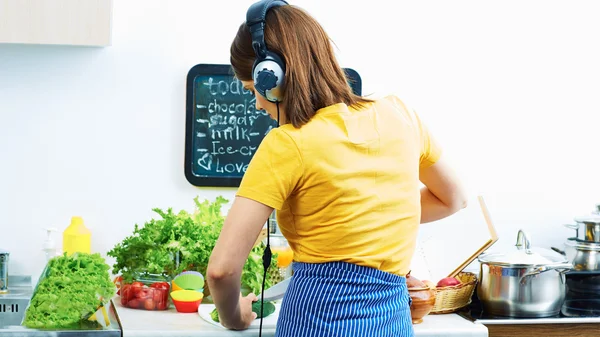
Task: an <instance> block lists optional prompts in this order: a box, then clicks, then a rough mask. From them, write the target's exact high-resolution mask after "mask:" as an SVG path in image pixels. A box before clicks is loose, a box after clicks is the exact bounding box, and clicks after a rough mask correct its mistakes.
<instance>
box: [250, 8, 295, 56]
mask: <svg viewBox="0 0 600 337" xmlns="http://www.w3.org/2000/svg"><path fill="white" fill-rule="evenodd" d="M287 4H288V3H287V1H285V0H261V1H259V2H256V3H254V4H252V6H250V8H249V9H248V12H247V13H246V25H247V26H248V28H250V35H251V36H252V48H253V49H254V52H255V53H256V56H258V57H261V58H263V57H265V56H266V55H267V45H266V44H265V18H266V16H267V12H268V11H269V9H271V8H275V7H280V6H285V5H287Z"/></svg>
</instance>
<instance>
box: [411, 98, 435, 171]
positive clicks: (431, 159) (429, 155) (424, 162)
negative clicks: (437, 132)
mask: <svg viewBox="0 0 600 337" xmlns="http://www.w3.org/2000/svg"><path fill="white" fill-rule="evenodd" d="M412 113H413V114H414V117H415V121H416V127H417V129H418V130H419V135H420V140H419V141H420V144H421V158H420V164H419V168H421V169H423V168H427V167H429V166H431V165H433V164H435V163H436V162H437V161H438V160H439V159H440V157H441V156H442V149H441V147H440V145H439V144H438V143H437V141H436V140H435V138H434V137H433V136H432V135H431V132H429V129H428V128H427V125H425V123H423V121H422V120H421V118H419V115H418V114H417V113H416V111H414V110H412Z"/></svg>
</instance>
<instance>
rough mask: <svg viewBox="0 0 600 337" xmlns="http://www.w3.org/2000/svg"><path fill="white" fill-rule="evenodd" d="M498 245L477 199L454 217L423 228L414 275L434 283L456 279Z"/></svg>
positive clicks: (420, 233)
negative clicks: (451, 278)
mask: <svg viewBox="0 0 600 337" xmlns="http://www.w3.org/2000/svg"><path fill="white" fill-rule="evenodd" d="M496 241H498V235H497V233H496V229H495V227H494V224H493V223H492V217H491V215H490V212H489V210H488V208H487V206H486V204H485V201H484V199H483V197H482V196H478V197H477V200H469V205H468V206H467V207H466V208H465V209H462V210H460V211H459V212H457V213H455V214H454V215H452V216H450V217H448V218H445V219H442V220H439V221H435V222H432V223H426V224H422V225H421V227H420V228H419V238H418V240H417V246H416V249H415V254H414V255H413V259H412V261H411V267H410V268H411V275H413V276H415V277H416V278H418V279H420V280H430V281H433V282H434V283H437V282H438V281H439V280H441V279H442V278H444V277H449V276H451V277H454V276H456V275H457V274H458V273H459V272H461V271H462V270H463V269H464V268H465V267H467V266H468V265H469V264H470V263H471V262H473V261H474V260H475V259H476V258H477V257H478V256H479V255H480V254H481V253H483V252H484V251H485V250H487V249H488V248H490V247H491V246H492V245H493V244H494V243H495V242H496Z"/></svg>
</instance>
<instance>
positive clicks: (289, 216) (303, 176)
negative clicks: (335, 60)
mask: <svg viewBox="0 0 600 337" xmlns="http://www.w3.org/2000/svg"><path fill="white" fill-rule="evenodd" d="M440 154H441V152H440V149H439V147H438V146H437V145H436V143H435V142H434V140H433V138H432V137H431V136H430V134H429V132H428V130H427V128H426V127H425V126H424V125H423V123H421V121H420V119H419V118H418V116H417V115H416V114H415V112H414V111H413V110H411V109H408V108H407V107H406V106H405V105H404V103H403V102H402V101H401V100H400V99H398V98H397V97H395V96H388V97H385V98H383V99H380V100H377V101H376V102H374V103H370V104H368V105H367V107H366V108H361V109H353V108H352V107H350V108H349V107H348V106H346V105H345V104H343V103H340V104H335V105H332V106H328V107H325V108H323V109H320V110H318V111H317V114H316V115H315V116H314V117H313V118H312V119H311V120H310V121H309V122H308V123H307V124H305V125H303V126H302V127H300V128H298V129H296V128H294V127H293V126H292V125H291V124H287V125H283V126H281V127H279V128H276V129H273V130H271V131H270V132H269V133H268V134H267V136H266V137H265V138H264V139H263V141H262V142H261V144H260V146H259V148H258V150H257V152H256V153H255V154H254V157H253V158H252V160H251V162H250V165H249V166H248V169H247V170H246V173H245V174H244V177H243V179H242V182H241V184H240V187H239V190H238V192H237V195H238V196H242V197H245V198H249V199H252V200H255V201H258V202H260V203H263V204H265V205H268V206H270V207H273V208H274V209H276V210H278V212H277V221H278V225H279V227H280V229H281V232H282V234H283V235H284V236H285V237H286V238H287V239H288V241H289V243H290V246H291V247H292V250H293V251H294V260H295V261H299V262H308V263H323V262H332V261H345V262H350V263H355V264H358V265H362V266H367V267H373V268H377V269H380V270H383V271H386V272H389V273H393V274H397V275H406V274H407V273H408V271H409V268H410V260H411V258H412V255H413V253H414V248H415V241H416V237H417V232H418V226H419V224H420V217H421V204H420V191H419V190H420V182H419V167H426V166H429V165H432V164H433V163H435V162H436V161H437V160H438V158H439V157H440Z"/></svg>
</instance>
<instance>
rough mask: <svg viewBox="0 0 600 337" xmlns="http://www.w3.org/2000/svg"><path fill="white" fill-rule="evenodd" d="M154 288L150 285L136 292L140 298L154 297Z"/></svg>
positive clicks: (136, 295)
mask: <svg viewBox="0 0 600 337" xmlns="http://www.w3.org/2000/svg"><path fill="white" fill-rule="evenodd" d="M152 290H153V289H152V288H148V287H142V288H140V289H139V291H138V292H137V293H136V294H135V297H136V298H139V299H141V300H144V299H147V298H149V299H152Z"/></svg>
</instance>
